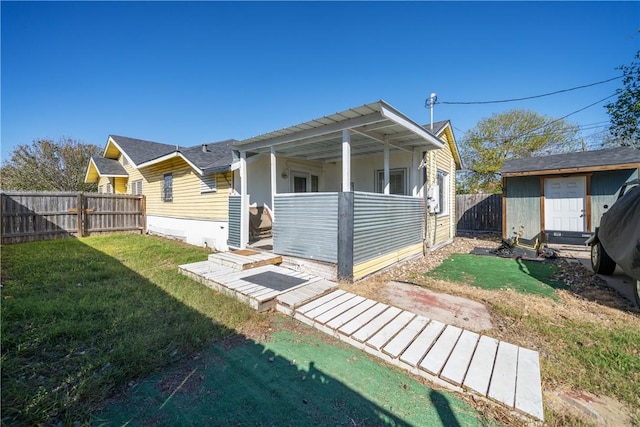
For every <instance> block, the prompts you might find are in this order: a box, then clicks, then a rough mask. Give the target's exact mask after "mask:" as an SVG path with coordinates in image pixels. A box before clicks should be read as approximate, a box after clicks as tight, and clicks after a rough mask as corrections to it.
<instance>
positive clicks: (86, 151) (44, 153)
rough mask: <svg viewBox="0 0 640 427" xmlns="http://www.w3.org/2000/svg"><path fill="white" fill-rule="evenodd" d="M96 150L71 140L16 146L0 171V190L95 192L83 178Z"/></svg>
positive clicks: (98, 150)
mask: <svg viewBox="0 0 640 427" xmlns="http://www.w3.org/2000/svg"><path fill="white" fill-rule="evenodd" d="M100 151H101V150H100V147H98V146H97V145H92V144H85V143H83V142H81V141H77V140H74V139H71V138H64V137H62V138H60V139H58V141H57V142H54V141H53V140H51V139H35V140H33V142H32V143H31V145H19V146H18V147H16V148H15V149H14V150H13V153H12V154H11V159H10V160H7V161H4V162H3V164H2V169H1V170H0V188H2V189H3V190H28V191H95V190H96V185H95V184H85V183H84V176H85V172H86V169H87V165H88V164H89V159H90V158H91V156H94V155H97V154H99V153H100Z"/></svg>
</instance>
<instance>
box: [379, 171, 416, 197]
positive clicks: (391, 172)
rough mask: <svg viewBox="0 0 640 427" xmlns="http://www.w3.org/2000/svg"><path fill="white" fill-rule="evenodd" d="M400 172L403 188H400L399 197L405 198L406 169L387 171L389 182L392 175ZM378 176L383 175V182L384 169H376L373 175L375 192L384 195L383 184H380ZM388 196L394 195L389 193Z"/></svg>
mask: <svg viewBox="0 0 640 427" xmlns="http://www.w3.org/2000/svg"><path fill="white" fill-rule="evenodd" d="M398 172H401V173H402V184H403V188H402V193H401V194H400V195H401V196H406V195H407V194H408V192H407V169H406V168H394V169H389V180H391V175H393V174H394V173H398ZM380 174H382V175H383V178H382V180H383V181H384V169H377V170H376V175H375V180H376V182H375V185H376V192H377V193H384V183H382V184H381V183H380V181H381V180H380ZM390 194H394V193H390Z"/></svg>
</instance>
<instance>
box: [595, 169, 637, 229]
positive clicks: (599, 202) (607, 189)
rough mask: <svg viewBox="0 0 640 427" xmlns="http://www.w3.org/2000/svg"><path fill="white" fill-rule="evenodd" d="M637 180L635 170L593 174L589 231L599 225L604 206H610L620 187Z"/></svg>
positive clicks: (604, 210)
mask: <svg viewBox="0 0 640 427" xmlns="http://www.w3.org/2000/svg"><path fill="white" fill-rule="evenodd" d="M636 178H638V170H637V169H624V170H617V171H602V172H594V173H593V175H592V177H591V230H592V231H593V230H595V229H596V227H597V226H599V225H600V218H601V217H602V214H603V213H604V212H606V209H604V205H608V206H611V205H612V204H613V202H615V200H616V196H617V195H618V191H619V190H620V187H622V185H623V184H624V183H625V182H627V181H629V180H631V179H636Z"/></svg>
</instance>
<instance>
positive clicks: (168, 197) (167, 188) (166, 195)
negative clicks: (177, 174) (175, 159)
mask: <svg viewBox="0 0 640 427" xmlns="http://www.w3.org/2000/svg"><path fill="white" fill-rule="evenodd" d="M162 200H163V201H165V202H171V201H173V174H170V173H167V174H165V175H164V181H163V185H162Z"/></svg>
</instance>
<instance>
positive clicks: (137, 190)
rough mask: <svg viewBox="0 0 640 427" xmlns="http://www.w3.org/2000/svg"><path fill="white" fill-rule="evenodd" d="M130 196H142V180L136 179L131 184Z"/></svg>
mask: <svg viewBox="0 0 640 427" xmlns="http://www.w3.org/2000/svg"><path fill="white" fill-rule="evenodd" d="M131 194H136V195H138V196H140V195H142V180H141V179H137V180H135V181H133V182H131Z"/></svg>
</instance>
